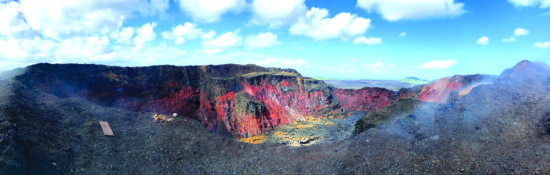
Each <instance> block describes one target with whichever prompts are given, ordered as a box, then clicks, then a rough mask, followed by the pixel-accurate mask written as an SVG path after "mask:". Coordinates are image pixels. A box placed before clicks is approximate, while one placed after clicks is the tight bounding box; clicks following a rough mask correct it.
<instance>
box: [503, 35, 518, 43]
mask: <svg viewBox="0 0 550 175" xmlns="http://www.w3.org/2000/svg"><path fill="white" fill-rule="evenodd" d="M516 40H517V39H516V37H513V36H511V37H510V38H503V39H502V42H514V41H516Z"/></svg>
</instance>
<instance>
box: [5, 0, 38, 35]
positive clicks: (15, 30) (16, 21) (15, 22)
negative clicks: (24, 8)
mask: <svg viewBox="0 0 550 175" xmlns="http://www.w3.org/2000/svg"><path fill="white" fill-rule="evenodd" d="M20 11H21V6H20V5H19V3H17V2H14V1H12V2H7V3H0V16H1V18H0V36H6V37H9V38H20V37H29V36H28V34H29V33H30V32H32V31H31V28H30V26H29V25H28V24H27V23H26V22H25V21H24V19H23V18H24V17H23V16H22V15H21V14H20Z"/></svg>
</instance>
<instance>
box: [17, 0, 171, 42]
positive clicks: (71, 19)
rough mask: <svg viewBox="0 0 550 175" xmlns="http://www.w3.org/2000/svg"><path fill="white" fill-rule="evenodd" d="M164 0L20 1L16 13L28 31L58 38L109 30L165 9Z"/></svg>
mask: <svg viewBox="0 0 550 175" xmlns="http://www.w3.org/2000/svg"><path fill="white" fill-rule="evenodd" d="M164 3H166V0H154V1H148V0H117V1H88V0H71V1H43V0H22V1H20V11H19V12H20V13H21V14H22V15H23V16H24V21H25V22H26V23H27V24H28V25H29V26H30V28H32V30H35V31H38V32H40V33H41V34H42V35H43V36H45V37H49V38H54V39H56V40H60V39H64V38H68V37H73V36H88V35H94V34H98V33H99V34H106V33H109V32H111V31H113V30H116V29H118V28H120V27H121V26H122V24H123V21H124V20H125V19H128V18H130V17H132V16H133V15H135V14H143V15H152V14H156V13H157V12H158V11H164V10H166V8H167V5H166V4H164ZM163 4H164V5H163Z"/></svg>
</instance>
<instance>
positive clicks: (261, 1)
mask: <svg viewBox="0 0 550 175" xmlns="http://www.w3.org/2000/svg"><path fill="white" fill-rule="evenodd" d="M251 10H252V13H253V16H252V20H251V22H252V23H254V24H260V25H263V24H269V26H270V27H279V26H281V25H286V24H292V23H294V22H296V20H297V19H298V18H299V17H300V16H303V15H304V14H306V12H307V6H306V4H305V0H278V1H273V0H254V1H252V4H251Z"/></svg>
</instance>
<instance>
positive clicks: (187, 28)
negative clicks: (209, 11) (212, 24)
mask: <svg viewBox="0 0 550 175" xmlns="http://www.w3.org/2000/svg"><path fill="white" fill-rule="evenodd" d="M212 32H213V33H212ZM202 35H204V32H203V31H202V29H200V28H197V25H196V24H193V23H190V22H186V23H184V24H183V26H182V25H177V26H176V27H173V28H172V31H171V32H168V31H165V32H163V33H162V37H163V38H164V39H169V40H174V43H175V44H184V43H186V41H187V40H194V39H196V38H199V37H201V36H202ZM207 35H212V36H206V38H212V37H213V35H215V32H214V31H210V34H207Z"/></svg>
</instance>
